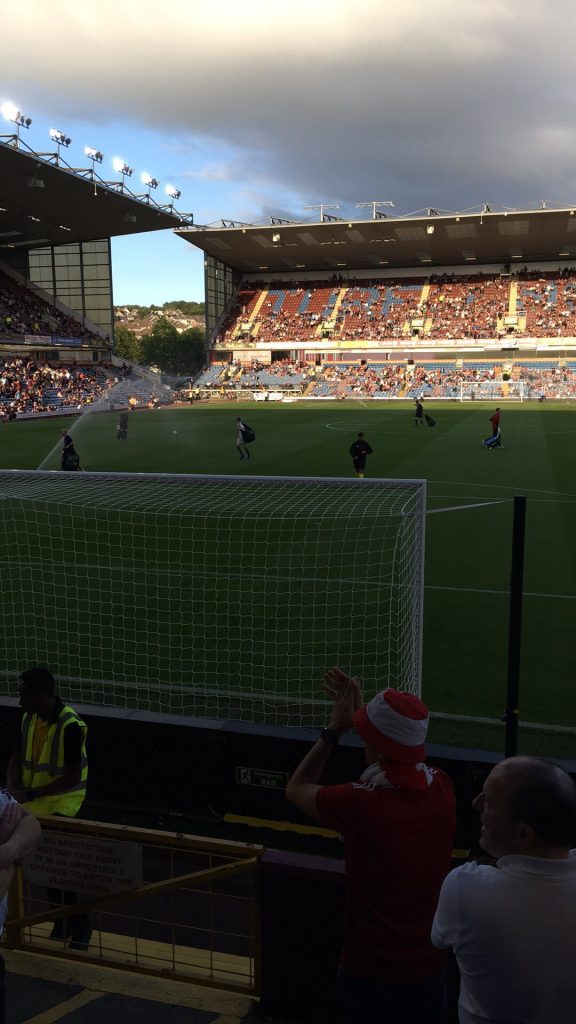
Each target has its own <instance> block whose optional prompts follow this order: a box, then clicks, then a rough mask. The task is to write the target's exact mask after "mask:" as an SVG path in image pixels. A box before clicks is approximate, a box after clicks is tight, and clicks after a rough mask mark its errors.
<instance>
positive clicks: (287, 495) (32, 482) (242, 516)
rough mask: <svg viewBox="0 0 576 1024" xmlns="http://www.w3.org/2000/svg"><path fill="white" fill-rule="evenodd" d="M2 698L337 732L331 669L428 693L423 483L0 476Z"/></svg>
mask: <svg viewBox="0 0 576 1024" xmlns="http://www.w3.org/2000/svg"><path fill="white" fill-rule="evenodd" d="M0 499H1V500H0V561H1V564H2V579H3V592H4V593H3V602H2V605H1V607H0V645H1V648H2V654H3V663H4V669H3V673H2V677H1V678H3V681H4V692H5V693H13V692H14V689H15V680H16V679H17V677H18V675H19V674H20V672H22V671H23V669H25V668H27V667H29V666H31V665H34V664H44V665H47V666H48V667H49V668H50V670H51V671H52V672H53V673H54V675H55V676H56V678H57V679H58V681H59V686H60V690H61V693H62V695H63V696H64V697H65V699H67V700H72V701H77V702H82V703H86V704H95V705H98V704H106V705H111V706H115V707H119V708H134V709H138V710H145V711H157V712H158V711H160V712H167V713H173V714H192V715H199V716H206V717H211V718H220V719H243V720H248V721H253V722H267V723H270V724H280V725H300V726H310V727H316V726H319V725H325V723H326V709H327V701H326V698H325V697H324V695H323V692H322V681H323V676H324V673H325V671H326V669H327V668H329V667H332V666H334V665H338V666H339V667H341V668H342V669H343V670H344V671H347V672H350V673H351V674H354V675H357V676H359V677H360V679H361V680H362V682H363V685H364V692H365V695H366V696H367V697H369V696H371V695H372V694H373V693H375V692H376V691H377V690H379V689H382V688H384V687H386V686H392V687H395V688H398V689H403V690H407V691H410V692H412V693H420V689H421V662H422V612H423V583H424V579H423V577H424V522H425V505H426V485H425V481H423V480H370V479H364V480H355V479H351V480H343V479H338V478H300V477H295V478H284V477H281V478H280V477H228V476H169V475H152V474H130V475H128V474H126V475H125V474H112V473H110V474H107V473H54V472H38V471H36V472H27V471H20V470H12V471H10V470H6V471H0Z"/></svg>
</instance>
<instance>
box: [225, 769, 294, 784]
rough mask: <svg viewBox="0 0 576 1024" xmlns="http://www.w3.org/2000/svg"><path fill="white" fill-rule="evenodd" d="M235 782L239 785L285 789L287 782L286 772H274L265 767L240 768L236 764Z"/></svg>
mask: <svg viewBox="0 0 576 1024" xmlns="http://www.w3.org/2000/svg"><path fill="white" fill-rule="evenodd" d="M236 782H237V783H238V784H239V785H240V786H258V787H259V788H264V789H285V788H286V786H287V784H288V772H274V771H269V770H268V769H267V768H240V766H239V765H236Z"/></svg>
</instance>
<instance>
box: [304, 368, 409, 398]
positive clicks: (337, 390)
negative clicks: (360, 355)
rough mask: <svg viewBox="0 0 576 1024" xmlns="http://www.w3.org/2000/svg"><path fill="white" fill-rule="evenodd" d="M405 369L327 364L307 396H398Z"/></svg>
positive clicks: (403, 381) (404, 377)
mask: <svg viewBox="0 0 576 1024" xmlns="http://www.w3.org/2000/svg"><path fill="white" fill-rule="evenodd" d="M406 372H407V367H406V365H402V364H396V363H374V364H371V363H367V362H360V363H326V364H325V365H324V367H323V368H322V371H321V373H320V374H319V375H318V376H317V378H316V381H315V383H314V386H313V388H312V390H311V391H310V395H312V396H314V395H316V396H318V397H320V396H322V397H327V396H330V395H336V397H338V398H351V397H355V398H373V397H374V396H376V395H386V396H388V397H390V398H391V397H392V396H394V395H398V394H399V393H400V391H401V390H402V388H403V387H404V383H405V380H406Z"/></svg>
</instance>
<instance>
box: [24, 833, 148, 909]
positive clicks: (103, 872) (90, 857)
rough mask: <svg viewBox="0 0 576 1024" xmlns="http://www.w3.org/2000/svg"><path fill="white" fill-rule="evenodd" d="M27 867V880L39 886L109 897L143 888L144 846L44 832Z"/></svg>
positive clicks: (29, 858) (84, 894)
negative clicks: (124, 891) (127, 890)
mask: <svg viewBox="0 0 576 1024" xmlns="http://www.w3.org/2000/svg"><path fill="white" fill-rule="evenodd" d="M23 867H24V877H25V878H26V880H27V881H28V882H32V883H34V884H36V885H45V886H47V887H48V888H51V889H67V890H71V891H72V892H75V893H78V894H79V895H82V896H105V895H108V894H109V893H113V892H121V891H122V890H123V889H133V888H135V887H136V886H139V885H142V845H141V844H140V843H120V842H116V841H115V840H112V839H99V838H92V837H89V836H74V835H69V834H67V833H65V832H50V831H43V832H42V839H41V840H40V843H39V845H38V847H37V849H36V852H35V853H33V854H32V855H31V856H30V857H27V858H26V859H25V860H24V863H23Z"/></svg>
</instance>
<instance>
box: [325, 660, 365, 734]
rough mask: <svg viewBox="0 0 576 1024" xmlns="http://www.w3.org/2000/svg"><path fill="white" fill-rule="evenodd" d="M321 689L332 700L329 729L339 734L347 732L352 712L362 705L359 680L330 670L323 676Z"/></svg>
mask: <svg viewBox="0 0 576 1024" xmlns="http://www.w3.org/2000/svg"><path fill="white" fill-rule="evenodd" d="M323 689H324V692H325V693H326V694H328V696H329V697H332V698H333V699H334V706H333V708H332V714H331V716H330V722H329V727H330V728H331V729H333V730H334V731H335V732H337V733H339V734H342V733H345V732H348V731H349V729H351V728H352V720H353V718H354V712H355V711H358V709H359V708H361V707H362V704H363V699H362V689H361V686H360V680H359V679H357V678H356V677H355V676H348V675H346V673H345V672H343V671H342V669H340V668H330V669H328V671H327V673H326V675H325V676H324V687H323Z"/></svg>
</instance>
